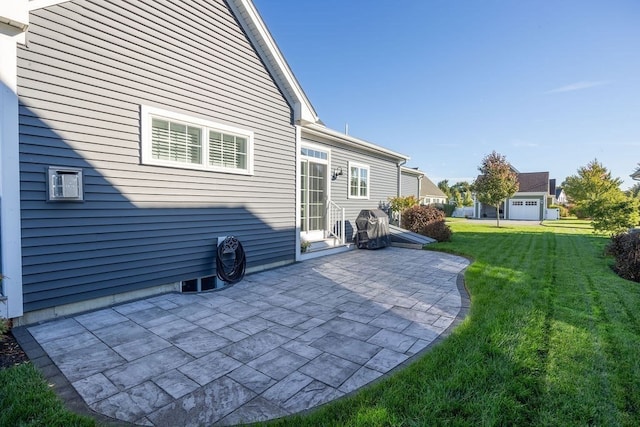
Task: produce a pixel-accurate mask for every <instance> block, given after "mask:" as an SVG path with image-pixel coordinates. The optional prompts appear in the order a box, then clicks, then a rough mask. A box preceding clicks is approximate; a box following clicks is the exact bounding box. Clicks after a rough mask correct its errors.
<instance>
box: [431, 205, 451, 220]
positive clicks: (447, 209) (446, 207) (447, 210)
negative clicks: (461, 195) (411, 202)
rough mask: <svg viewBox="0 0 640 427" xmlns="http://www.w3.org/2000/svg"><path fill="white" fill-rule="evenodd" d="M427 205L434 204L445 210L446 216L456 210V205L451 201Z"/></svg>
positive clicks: (435, 206)
mask: <svg viewBox="0 0 640 427" xmlns="http://www.w3.org/2000/svg"><path fill="white" fill-rule="evenodd" d="M427 206H433V207H434V208H437V209H440V210H441V211H442V212H444V216H448V217H450V216H451V215H453V211H455V210H456V205H454V204H451V203H431V204H430V205H427Z"/></svg>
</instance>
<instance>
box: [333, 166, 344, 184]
mask: <svg viewBox="0 0 640 427" xmlns="http://www.w3.org/2000/svg"><path fill="white" fill-rule="evenodd" d="M340 175H342V168H335V169H334V170H333V172H332V173H331V179H332V180H333V181H335V180H336V179H337V178H338V177H339V176H340Z"/></svg>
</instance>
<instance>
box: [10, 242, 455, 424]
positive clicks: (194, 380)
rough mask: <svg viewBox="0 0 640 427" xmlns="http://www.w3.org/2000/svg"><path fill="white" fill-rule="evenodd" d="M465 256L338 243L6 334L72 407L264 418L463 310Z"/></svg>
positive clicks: (157, 417)
mask: <svg viewBox="0 0 640 427" xmlns="http://www.w3.org/2000/svg"><path fill="white" fill-rule="evenodd" d="M467 265H468V261H467V260H466V259H464V258H460V257H456V256H452V255H447V254H442V253H437V252H430V251H420V250H411V249H400V248H393V247H392V248H386V249H383V250H378V251H364V250H360V251H351V252H348V253H344V254H340V255H334V256H327V257H323V258H318V259H315V260H310V261H306V262H304V263H297V264H294V265H290V266H287V267H283V268H278V269H275V270H271V271H266V272H261V273H256V274H251V275H248V276H247V277H245V279H244V280H243V281H242V282H241V283H239V284H237V285H235V286H232V287H229V288H226V289H223V290H220V291H216V292H210V293H203V294H197V295H196V294H177V293H176V294H166V295H162V296H157V297H153V298H148V299H145V300H141V301H136V302H132V303H127V304H123V305H119V306H115V307H112V308H108V309H102V310H99V311H94V312H91V313H87V314H81V315H77V316H75V317H69V318H64V319H59V320H55V321H52V322H48V323H44V324H40V325H35V326H31V327H28V328H17V329H19V330H18V331H17V336H18V338H19V340H20V342H21V344H22V345H23V347H24V348H25V350H26V351H27V354H28V355H29V356H30V357H31V359H32V361H33V362H34V363H35V364H36V366H38V367H39V368H40V369H41V370H42V372H43V373H44V374H45V375H46V376H47V377H48V379H49V381H50V382H52V383H53V384H54V385H55V387H56V390H57V392H58V394H59V395H60V396H62V397H63V398H64V399H65V401H66V402H67V404H68V405H69V406H70V407H71V408H72V409H74V410H76V411H80V412H88V413H90V414H91V411H95V412H97V413H98V414H103V415H104V416H107V417H110V418H113V419H116V420H121V421H125V422H128V423H135V424H142V425H154V426H177V425H180V426H190V425H212V424H216V425H232V424H238V423H248V422H255V421H263V420H268V419H272V418H278V417H282V416H286V415H289V414H293V413H296V412H300V411H304V410H307V409H310V408H313V407H316V406H318V405H321V404H323V403H326V402H329V401H331V400H334V399H338V398H340V397H342V396H344V395H346V394H348V393H350V392H352V391H354V390H356V389H358V388H360V387H362V386H364V385H366V384H368V383H370V382H371V381H374V380H376V379H378V378H380V377H381V376H383V375H385V374H387V373H389V372H390V371H392V370H393V369H394V368H397V367H399V366H401V365H403V364H405V363H408V362H409V361H410V360H411V359H412V358H413V357H415V356H416V355H417V354H418V353H420V352H422V351H424V350H425V349H426V348H427V347H428V346H429V345H430V344H432V343H433V342H434V340H436V339H437V338H438V337H439V336H441V335H442V334H443V332H445V331H447V330H448V328H449V329H450V328H451V327H452V325H454V324H455V323H454V322H455V321H456V319H458V320H459V319H460V318H461V317H462V315H464V314H465V313H466V309H467V307H468V299H467V296H466V293H465V292H464V288H463V286H462V280H461V275H460V273H461V272H462V270H463V269H464V268H466V266H467ZM34 339H35V340H34ZM89 408H90V409H89ZM93 415H94V416H97V417H98V418H101V419H102V420H103V421H104V420H106V418H102V416H103V415H96V414H93Z"/></svg>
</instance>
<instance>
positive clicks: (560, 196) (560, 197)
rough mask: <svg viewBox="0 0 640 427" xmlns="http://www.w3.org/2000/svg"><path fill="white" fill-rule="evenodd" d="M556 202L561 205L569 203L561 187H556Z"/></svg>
mask: <svg viewBox="0 0 640 427" xmlns="http://www.w3.org/2000/svg"><path fill="white" fill-rule="evenodd" d="M556 203H557V204H559V205H563V206H564V205H566V204H567V203H569V199H568V198H567V194H566V193H565V192H564V190H563V189H562V187H556Z"/></svg>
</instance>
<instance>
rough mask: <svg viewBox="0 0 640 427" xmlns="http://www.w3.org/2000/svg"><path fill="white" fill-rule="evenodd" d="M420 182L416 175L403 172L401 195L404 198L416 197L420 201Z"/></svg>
mask: <svg viewBox="0 0 640 427" xmlns="http://www.w3.org/2000/svg"><path fill="white" fill-rule="evenodd" d="M418 182H419V181H418V177H417V176H416V175H412V174H408V173H404V172H403V173H402V174H401V184H400V185H401V187H400V195H401V196H402V197H408V196H415V197H416V199H419V198H420V188H419V187H420V186H419V184H418Z"/></svg>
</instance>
